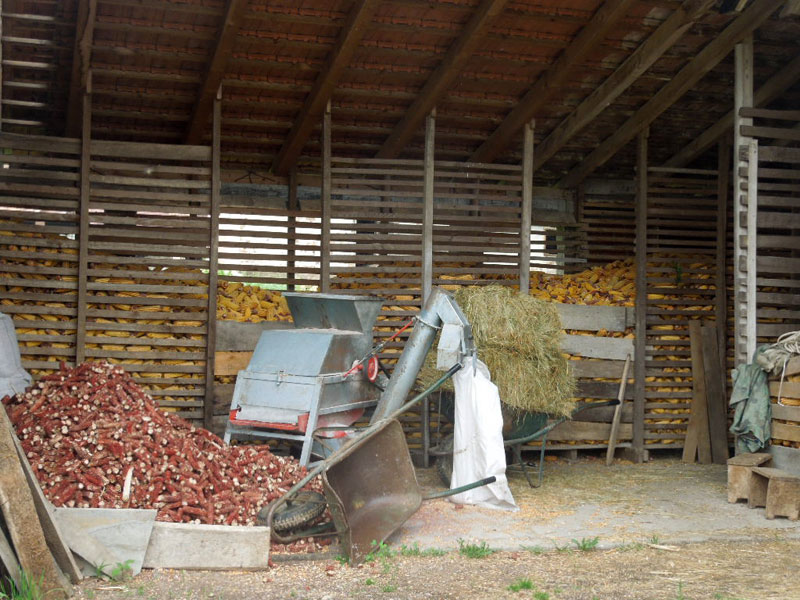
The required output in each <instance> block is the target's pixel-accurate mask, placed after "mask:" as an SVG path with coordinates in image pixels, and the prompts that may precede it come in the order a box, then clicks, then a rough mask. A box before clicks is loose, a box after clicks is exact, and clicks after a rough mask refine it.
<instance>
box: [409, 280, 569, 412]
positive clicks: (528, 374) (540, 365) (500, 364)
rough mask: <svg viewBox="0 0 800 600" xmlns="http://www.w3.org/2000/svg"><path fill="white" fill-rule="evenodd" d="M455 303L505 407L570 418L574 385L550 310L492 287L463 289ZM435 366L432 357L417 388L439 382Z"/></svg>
mask: <svg viewBox="0 0 800 600" xmlns="http://www.w3.org/2000/svg"><path fill="white" fill-rule="evenodd" d="M455 297H456V301H457V302H458V304H459V305H460V306H461V308H462V310H463V311H464V314H465V315H466V317H467V319H468V320H469V322H470V324H471V325H472V332H473V335H474V337H475V344H476V346H477V348H478V358H480V359H481V360H482V361H483V362H484V363H486V366H487V367H489V371H490V372H491V375H492V381H493V382H494V383H495V384H496V385H497V387H498V390H499V392H500V399H501V400H502V401H503V403H504V404H505V405H506V407H507V408H511V409H516V410H520V411H531V412H545V413H548V414H550V415H554V416H556V415H558V416H561V415H569V414H570V413H571V412H572V410H573V408H574V396H575V380H574V378H573V376H572V372H571V370H570V368H569V365H568V361H567V359H566V357H564V356H563V355H562V354H561V350H560V339H561V335H562V330H561V321H560V319H559V317H558V312H557V311H556V309H555V307H554V306H553V305H552V304H550V303H547V302H544V301H542V300H538V299H536V298H533V297H532V296H527V295H524V296H523V295H520V294H519V293H517V292H516V291H514V290H512V289H510V288H508V287H505V286H497V285H491V286H485V287H478V286H474V287H473V286H470V287H464V288H461V289H460V290H459V291H458V292H456V295H455ZM435 362H436V357H435V351H434V352H431V354H430V355H429V356H428V358H427V360H426V363H425V366H424V367H423V369H422V371H421V372H420V377H419V382H420V385H421V386H423V387H427V386H428V385H430V384H431V383H433V382H434V381H436V379H438V377H440V376H441V373H440V372H439V371H437V370H436V369H435V368H434V367H435Z"/></svg>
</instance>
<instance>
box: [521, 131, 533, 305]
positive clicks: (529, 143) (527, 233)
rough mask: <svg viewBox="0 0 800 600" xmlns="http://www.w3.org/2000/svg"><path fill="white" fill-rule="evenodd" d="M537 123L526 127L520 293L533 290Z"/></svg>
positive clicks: (523, 163)
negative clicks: (532, 263)
mask: <svg viewBox="0 0 800 600" xmlns="http://www.w3.org/2000/svg"><path fill="white" fill-rule="evenodd" d="M535 126H536V121H531V122H530V123H528V124H526V125H525V131H524V136H523V139H524V142H523V149H522V218H521V220H520V221H521V222H520V231H519V233H520V238H519V293H520V294H527V293H528V292H529V291H530V288H531V221H532V219H533V130H534V127H535Z"/></svg>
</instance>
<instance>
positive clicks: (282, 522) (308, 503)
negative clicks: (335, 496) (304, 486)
mask: <svg viewBox="0 0 800 600" xmlns="http://www.w3.org/2000/svg"><path fill="white" fill-rule="evenodd" d="M326 504H327V503H326V500H325V496H323V495H322V494H320V493H319V492H310V491H304V492H297V494H296V495H295V497H294V498H293V499H292V500H291V503H289V502H287V503H285V504H283V505H281V506H279V507H278V508H277V509H276V510H275V514H273V515H272V529H273V530H274V531H276V532H277V533H285V532H288V531H292V530H293V529H297V528H298V527H301V526H303V525H305V524H306V523H310V522H311V521H313V520H314V519H316V518H317V517H319V516H320V515H321V514H322V513H324V512H325V507H326ZM271 506H272V503H270V504H268V505H267V506H264V507H263V508H262V509H261V510H259V511H258V517H257V518H256V524H257V525H266V524H267V515H268V514H269V510H270V507H271Z"/></svg>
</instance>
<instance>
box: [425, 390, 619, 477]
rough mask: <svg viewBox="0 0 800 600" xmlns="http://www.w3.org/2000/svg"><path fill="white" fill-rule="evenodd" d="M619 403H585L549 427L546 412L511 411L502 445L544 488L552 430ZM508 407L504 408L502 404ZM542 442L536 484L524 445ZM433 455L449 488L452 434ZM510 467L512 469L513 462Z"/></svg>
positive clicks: (617, 401) (506, 414) (525, 472)
mask: <svg viewBox="0 0 800 600" xmlns="http://www.w3.org/2000/svg"><path fill="white" fill-rule="evenodd" d="M619 403H620V401H619V400H609V401H607V402H591V403H586V404H583V405H581V406H579V407H578V408H576V409H575V410H574V411H572V414H570V415H569V416H567V417H559V418H556V419H554V420H553V421H552V422H551V423H550V424H548V423H547V421H548V420H549V419H550V416H549V415H547V414H546V413H539V412H522V413H516V414H511V413H509V412H508V411H506V410H504V411H503V446H505V447H510V448H511V451H512V454H513V458H514V459H515V460H516V463H517V464H519V467H520V469H521V470H522V473H523V475H525V479H526V480H527V481H528V485H530V486H531V487H533V488H537V487H540V486H541V485H542V478H543V476H544V453H545V450H546V449H547V434H548V433H550V432H551V431H552V430H553V429H555V428H556V427H558V426H559V425H561V423H563V422H564V421H566V420H567V419H571V418H573V417H574V416H575V415H577V414H578V413H580V412H582V411H584V410H586V409H588V408H599V407H601V406H616V405H618V404H619ZM503 406H505V405H503ZM448 408H449V407H445V413H448V412H449V410H448ZM534 440H540V441H541V443H542V445H541V448H540V450H539V465H538V466H539V475H538V480H537V482H536V483H535V484H534V483H533V481H532V480H531V476H530V474H529V473H528V469H527V465H526V463H525V461H523V460H522V446H523V445H524V444H527V443H528V442H532V441H534ZM429 454H430V455H431V456H436V457H437V460H436V470H437V472H438V473H439V477H440V478H441V479H442V482H444V484H445V485H447V486H449V485H450V478H451V475H452V473H453V434H450V435H448V436H447V437H445V439H444V440H443V441H442V442H441V443H440V444H439V445H438V446H436V447H435V448H431V449H430V450H429ZM509 466H513V463H512V464H511V465H509Z"/></svg>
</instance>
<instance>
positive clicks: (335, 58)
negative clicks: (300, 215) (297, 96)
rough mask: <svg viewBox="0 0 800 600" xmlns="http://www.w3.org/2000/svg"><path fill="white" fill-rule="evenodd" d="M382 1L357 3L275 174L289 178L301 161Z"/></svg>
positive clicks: (274, 166) (276, 164)
mask: <svg viewBox="0 0 800 600" xmlns="http://www.w3.org/2000/svg"><path fill="white" fill-rule="evenodd" d="M378 1H379V0H357V1H356V2H355V4H354V5H353V8H352V9H351V10H350V13H349V14H348V15H347V20H346V21H345V23H344V25H343V26H342V30H341V32H340V33H339V37H338V38H337V40H336V43H335V44H334V46H333V48H332V49H331V52H330V54H329V55H328V58H327V59H326V60H325V64H324V65H323V66H322V69H321V70H320V72H319V75H318V76H317V79H316V80H315V81H314V86H313V87H312V88H311V92H310V93H309V94H308V96H306V99H305V102H304V103H303V108H301V109H300V113H299V114H298V115H297V118H296V119H295V121H294V124H293V125H292V129H291V131H290V132H289V135H288V136H287V138H286V141H285V142H284V144H283V146H282V147H281V149H280V151H279V152H278V155H277V156H276V157H275V160H274V162H273V164H272V171H273V172H274V173H277V174H278V175H286V174H287V173H288V172H289V170H290V169H291V168H292V167H293V166H294V164H295V163H296V162H297V157H298V156H300V153H301V152H302V151H303V146H304V145H305V143H306V140H307V139H308V136H309V135H311V132H312V131H313V129H314V125H316V123H317V122H318V121H319V119H320V117H321V116H322V113H323V111H324V110H325V106H326V105H327V104H328V101H329V100H330V98H331V96H332V95H333V90H334V88H335V87H336V84H337V83H338V81H339V78H340V77H341V75H342V72H344V70H345V68H346V67H347V65H348V64H349V63H350V60H351V59H352V57H353V54H354V53H355V51H356V49H357V48H358V45H359V44H360V43H361V38H363V37H364V33H365V32H366V29H367V27H368V25H369V23H370V21H371V20H372V15H373V14H374V13H375V9H376V8H377V6H378Z"/></svg>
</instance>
